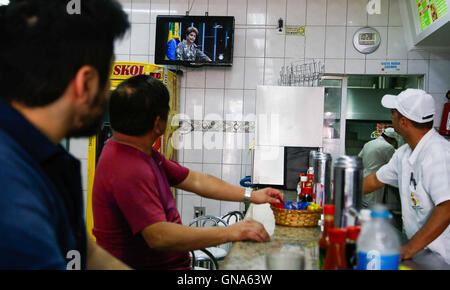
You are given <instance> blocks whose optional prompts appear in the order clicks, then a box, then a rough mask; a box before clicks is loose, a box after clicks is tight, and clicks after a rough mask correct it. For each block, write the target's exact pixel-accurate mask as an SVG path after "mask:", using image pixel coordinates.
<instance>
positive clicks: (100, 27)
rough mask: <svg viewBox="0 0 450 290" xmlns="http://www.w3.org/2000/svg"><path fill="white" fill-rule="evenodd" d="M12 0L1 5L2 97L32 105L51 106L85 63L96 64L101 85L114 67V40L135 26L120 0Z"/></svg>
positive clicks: (0, 79)
mask: <svg viewBox="0 0 450 290" xmlns="http://www.w3.org/2000/svg"><path fill="white" fill-rule="evenodd" d="M69 3H70V2H69V1H62V0H11V2H10V4H9V5H7V6H1V7H0V35H1V38H2V40H1V43H0V87H1V91H0V98H2V99H5V100H7V101H12V100H14V101H17V102H20V103H22V104H24V105H26V106H29V107H38V106H44V105H47V104H50V103H52V102H54V101H55V100H57V99H58V98H59V97H60V96H61V95H62V94H63V93H64V91H65V90H66V88H67V86H68V85H69V83H70V82H71V80H72V79H73V78H74V77H75V75H76V73H77V71H78V70H79V69H80V68H81V67H82V66H83V65H90V66H92V67H94V68H95V69H96V70H97V71H98V74H99V80H100V83H99V85H100V88H101V89H102V88H105V86H106V84H107V81H108V78H109V73H110V69H111V61H112V57H113V50H114V49H113V48H114V40H115V39H116V38H119V37H121V36H123V35H124V34H125V32H126V31H127V29H128V28H129V27H130V23H129V21H128V18H127V15H126V13H125V12H124V11H123V9H122V6H121V5H120V4H119V3H118V2H117V1H116V0H89V1H82V2H81V5H80V11H79V12H81V13H80V14H70V13H69V11H68V7H67V6H68V4H69Z"/></svg>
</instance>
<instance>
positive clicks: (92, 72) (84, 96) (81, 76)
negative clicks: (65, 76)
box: [73, 65, 99, 103]
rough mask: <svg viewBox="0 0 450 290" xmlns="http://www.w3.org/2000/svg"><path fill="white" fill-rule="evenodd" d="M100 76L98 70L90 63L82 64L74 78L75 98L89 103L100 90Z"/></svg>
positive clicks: (77, 100) (80, 101)
mask: <svg viewBox="0 0 450 290" xmlns="http://www.w3.org/2000/svg"><path fill="white" fill-rule="evenodd" d="M98 85H99V76H98V72H97V70H96V69H95V68H94V67H92V66H89V65H84V66H82V67H81V68H80V69H79V70H78V71H77V73H76V75H75V77H74V79H73V93H74V94H73V96H74V100H75V101H76V102H79V103H88V102H89V101H90V99H91V98H92V97H93V96H95V95H96V94H97V92H98V89H99V87H98Z"/></svg>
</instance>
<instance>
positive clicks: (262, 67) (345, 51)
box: [70, 0, 450, 224]
mask: <svg viewBox="0 0 450 290" xmlns="http://www.w3.org/2000/svg"><path fill="white" fill-rule="evenodd" d="M120 2H121V3H122V4H123V6H124V8H125V10H126V11H127V13H128V15H129V17H130V20H131V22H132V28H131V31H130V33H129V34H128V35H127V36H126V37H125V38H124V39H123V40H122V41H120V42H118V43H117V44H116V48H115V53H116V60H117V61H138V62H150V63H152V62H153V61H154V51H155V48H154V45H155V23H156V16H157V15H167V14H171V15H184V14H185V12H186V11H187V10H188V7H190V6H191V5H192V4H193V6H192V10H191V13H190V15H204V13H205V12H206V11H207V12H209V15H211V16H212V15H230V16H234V17H235V21H236V29H235V40H234V63H233V67H231V68H197V69H190V68H189V69H184V75H183V77H182V78H181V111H182V112H184V113H187V114H189V116H191V117H192V118H193V117H194V116H193V115H192V112H193V111H194V108H195V106H199V107H201V109H200V110H201V112H202V113H203V117H204V118H205V117H207V116H206V115H208V114H209V113H215V114H218V116H221V117H222V118H225V117H226V116H227V115H229V118H228V119H229V120H230V121H242V120H244V121H253V120H254V115H252V114H254V113H255V91H256V86H257V85H263V84H264V85H276V84H277V80H278V75H279V70H280V68H281V66H283V65H285V64H290V63H291V62H293V61H309V60H311V59H316V60H322V61H323V62H325V71H326V73H336V74H381V71H380V63H381V62H383V61H398V62H400V66H399V67H400V70H399V71H397V72H395V73H396V74H425V89H426V90H428V91H429V92H430V93H431V94H432V95H433V97H434V98H435V102H436V105H437V108H438V109H437V111H438V113H437V117H438V118H437V119H438V120H437V121H436V123H437V122H438V121H439V120H440V115H441V112H442V107H443V104H444V103H445V101H446V99H445V97H444V95H445V92H446V91H447V90H448V89H450V74H449V73H448V72H449V71H450V53H448V52H447V53H430V52H427V51H409V52H408V51H407V50H406V47H405V43H404V37H403V28H402V22H401V18H400V11H399V6H398V0H381V14H380V15H368V14H367V12H366V8H365V7H366V4H367V1H366V0H228V1H227V0H195V2H194V3H193V2H192V0H151V1H150V0H120ZM280 17H281V18H282V19H283V20H284V23H285V25H303V26H305V35H304V36H285V35H283V34H279V33H277V31H276V29H275V26H276V24H277V22H278V19H279V18H280ZM364 26H372V27H374V28H376V29H377V30H378V31H379V32H380V34H381V38H382V41H381V45H380V47H379V48H378V50H377V51H376V52H375V53H373V54H370V55H362V54H359V53H358V52H357V51H356V50H355V49H354V48H353V45H352V37H353V34H354V32H355V31H356V30H357V29H359V28H360V27H364ZM216 116H217V115H216ZM203 134H204V133H201V132H193V133H191V134H187V135H185V136H183V137H184V138H185V139H184V140H189V138H191V137H193V135H195V136H197V137H199V138H200V139H201V138H202V136H203V137H205V136H204V135H203ZM205 134H206V133H205ZM253 137H254V134H253V133H242V132H239V133H233V132H226V133H221V134H216V135H215V139H213V141H220V142H221V143H222V142H223V144H224V145H232V144H234V145H235V147H239V148H241V149H217V148H216V149H205V148H202V149H185V150H182V151H181V152H180V159H179V162H180V163H181V164H183V165H184V166H186V167H188V168H190V169H192V170H197V171H202V172H206V173H209V174H212V175H214V176H217V177H219V178H222V179H224V180H225V181H227V182H230V183H232V184H235V185H238V184H239V180H240V179H241V178H242V177H244V176H246V175H249V174H250V163H251V156H250V155H248V153H247V152H248V150H246V149H244V148H248V146H249V144H251V140H252V139H253ZM208 138H210V136H208ZM204 139H207V138H204ZM191 140H192V138H191ZM200 142H202V141H200ZM187 143H188V142H187ZM192 143H193V142H192ZM200 144H201V143H200ZM237 145H239V146H237ZM70 147H71V152H72V153H74V154H75V155H76V156H77V157H79V158H80V159H81V160H82V162H83V174H84V190H86V171H87V169H86V164H87V147H88V145H87V139H79V140H76V139H75V140H72V141H71V144H70ZM228 148H233V147H230V146H228ZM194 206H205V207H206V213H207V214H211V215H222V214H224V213H226V212H228V211H230V210H236V209H242V204H239V203H231V202H223V201H214V200H209V199H205V198H201V197H199V196H197V195H194V194H192V193H189V192H183V191H181V192H179V194H178V209H179V211H180V213H181V215H182V220H183V223H185V224H186V223H188V222H189V221H190V220H192V218H193V207H194Z"/></svg>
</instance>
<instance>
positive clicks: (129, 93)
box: [109, 75, 170, 136]
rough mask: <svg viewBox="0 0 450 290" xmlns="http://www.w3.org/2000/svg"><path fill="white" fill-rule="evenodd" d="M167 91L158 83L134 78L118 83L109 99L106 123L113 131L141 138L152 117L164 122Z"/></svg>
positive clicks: (152, 122) (152, 80) (147, 77)
mask: <svg viewBox="0 0 450 290" xmlns="http://www.w3.org/2000/svg"><path fill="white" fill-rule="evenodd" d="M169 100H170V96H169V91H168V90H167V88H166V86H165V85H164V84H163V83H162V82H160V81H159V80H157V79H155V78H153V77H149V76H147V75H137V76H134V77H131V78H129V79H127V80H125V81H123V82H122V83H120V84H119V86H118V87H117V88H116V89H115V90H114V91H113V92H112V94H111V97H110V99H109V121H110V123H111V127H112V128H113V130H115V131H117V132H120V133H122V134H126V135H131V136H141V135H143V134H145V133H147V132H149V131H150V130H152V129H153V125H154V124H155V120H156V117H157V116H159V117H160V118H161V119H163V120H165V121H167V117H168V113H169V109H170V108H169Z"/></svg>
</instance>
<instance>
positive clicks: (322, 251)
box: [319, 204, 334, 270]
mask: <svg viewBox="0 0 450 290" xmlns="http://www.w3.org/2000/svg"><path fill="white" fill-rule="evenodd" d="M323 214H324V223H323V232H322V237H321V238H320V240H319V269H320V270H322V269H323V263H324V262H325V257H326V255H327V249H328V246H329V245H330V237H329V234H328V231H329V230H330V229H332V228H334V204H326V205H324V206H323Z"/></svg>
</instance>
